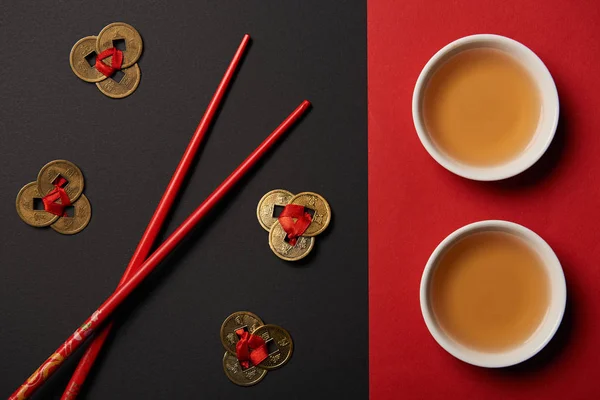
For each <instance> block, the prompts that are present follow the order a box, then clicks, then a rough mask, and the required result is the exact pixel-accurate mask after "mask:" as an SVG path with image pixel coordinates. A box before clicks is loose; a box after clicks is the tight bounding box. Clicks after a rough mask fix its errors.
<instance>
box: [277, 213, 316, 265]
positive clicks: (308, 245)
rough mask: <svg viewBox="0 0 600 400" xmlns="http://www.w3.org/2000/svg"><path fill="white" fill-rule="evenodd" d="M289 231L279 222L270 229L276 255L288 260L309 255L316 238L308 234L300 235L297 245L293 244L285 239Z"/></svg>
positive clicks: (295, 259)
mask: <svg viewBox="0 0 600 400" xmlns="http://www.w3.org/2000/svg"><path fill="white" fill-rule="evenodd" d="M286 236H287V233H285V231H284V230H283V228H282V227H281V224H280V223H279V222H276V223H275V224H274V225H273V226H272V227H271V230H270V231H269V246H270V247H271V250H273V253H275V255H276V256H277V257H279V258H281V259H283V260H286V261H297V260H300V259H302V258H304V257H306V256H307V255H308V253H310V252H311V250H312V249H313V247H314V245H315V238H314V237H308V236H300V237H299V238H298V240H297V241H296V245H295V246H292V245H291V244H289V243H288V242H286V241H285V238H286Z"/></svg>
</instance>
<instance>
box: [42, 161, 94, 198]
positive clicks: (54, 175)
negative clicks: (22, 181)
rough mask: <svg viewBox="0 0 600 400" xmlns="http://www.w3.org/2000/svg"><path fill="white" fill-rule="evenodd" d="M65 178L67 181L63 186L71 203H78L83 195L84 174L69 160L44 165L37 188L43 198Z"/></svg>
mask: <svg viewBox="0 0 600 400" xmlns="http://www.w3.org/2000/svg"><path fill="white" fill-rule="evenodd" d="M60 177H63V178H64V179H65V181H66V183H64V184H63V185H62V188H63V189H65V192H67V195H68V196H69V200H71V203H74V202H75V201H77V199H78V198H79V196H81V194H82V193H83V186H84V181H83V174H82V173H81V170H80V169H79V167H77V165H75V164H73V163H72V162H70V161H67V160H54V161H50V162H49V163H48V164H46V165H44V166H43V167H42V169H41V170H40V172H39V174H38V177H37V188H38V191H39V192H40V194H41V195H42V196H45V195H47V194H48V193H50V192H51V191H52V190H54V189H55V184H56V183H57V182H59V181H60Z"/></svg>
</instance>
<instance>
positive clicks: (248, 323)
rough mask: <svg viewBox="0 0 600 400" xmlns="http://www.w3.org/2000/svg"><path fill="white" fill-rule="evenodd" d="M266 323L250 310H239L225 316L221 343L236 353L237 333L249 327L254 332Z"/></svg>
mask: <svg viewBox="0 0 600 400" xmlns="http://www.w3.org/2000/svg"><path fill="white" fill-rule="evenodd" d="M261 325H264V323H263V322H262V320H261V319H260V318H259V317H258V315H256V314H252V313H251V312H248V311H238V312H234V313H233V314H231V315H230V316H229V317H227V318H225V321H223V325H221V343H223V347H225V350H227V351H228V352H230V353H231V354H235V345H236V343H237V342H238V340H239V338H238V335H237V334H236V333H235V331H236V330H238V329H240V328H247V329H248V332H250V333H252V332H254V331H255V330H256V328H258V327H259V326H261Z"/></svg>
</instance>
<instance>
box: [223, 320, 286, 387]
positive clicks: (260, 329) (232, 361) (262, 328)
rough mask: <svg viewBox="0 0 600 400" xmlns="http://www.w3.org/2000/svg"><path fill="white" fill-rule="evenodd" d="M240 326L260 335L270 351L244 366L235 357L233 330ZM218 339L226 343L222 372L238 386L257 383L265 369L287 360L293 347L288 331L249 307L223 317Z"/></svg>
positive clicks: (264, 374) (235, 334)
mask: <svg viewBox="0 0 600 400" xmlns="http://www.w3.org/2000/svg"><path fill="white" fill-rule="evenodd" d="M240 329H242V330H244V331H247V332H249V333H250V334H252V335H256V336H260V337H261V338H262V339H263V340H264V341H265V343H266V345H267V349H268V354H269V355H268V357H267V358H265V359H264V360H263V361H262V362H261V363H260V364H258V365H250V366H249V367H248V368H244V367H243V366H242V364H241V363H240V361H239V360H238V358H237V355H236V354H237V353H236V345H237V342H238V340H239V339H238V334H237V333H236V331H238V330H240ZM221 343H223V347H225V355H224V356H223V370H224V371H225V375H227V377H228V378H229V380H231V382H233V383H235V384H236V385H240V386H252V385H256V384H257V383H258V382H260V381H261V380H263V378H264V377H265V376H266V375H267V371H269V370H274V369H277V368H280V367H282V366H283V365H284V364H285V363H287V362H288V361H289V359H290V357H291V356H292V350H293V348H294V342H293V341H292V337H291V336H290V334H289V333H288V331H286V330H285V329H283V328H282V327H280V326H277V325H272V324H267V325H265V324H264V323H263V321H262V320H261V319H260V318H259V317H258V316H257V315H256V314H253V313H251V312H248V311H238V312H234V313H233V314H231V315H230V316H229V317H227V318H226V319H225V321H223V325H221Z"/></svg>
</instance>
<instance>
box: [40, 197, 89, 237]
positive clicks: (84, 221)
mask: <svg viewBox="0 0 600 400" xmlns="http://www.w3.org/2000/svg"><path fill="white" fill-rule="evenodd" d="M91 219H92V205H91V204H90V201H89V200H88V198H87V197H85V194H82V195H81V197H80V198H79V199H78V200H77V201H76V202H75V203H73V216H71V217H70V216H63V217H60V218H59V219H58V220H57V221H56V222H55V223H53V224H52V225H50V228H52V229H54V230H55V231H56V232H58V233H62V234H63V235H74V234H76V233H79V232H81V231H82V230H83V229H84V228H85V227H86V226H87V225H88V224H89V223H90V220H91Z"/></svg>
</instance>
